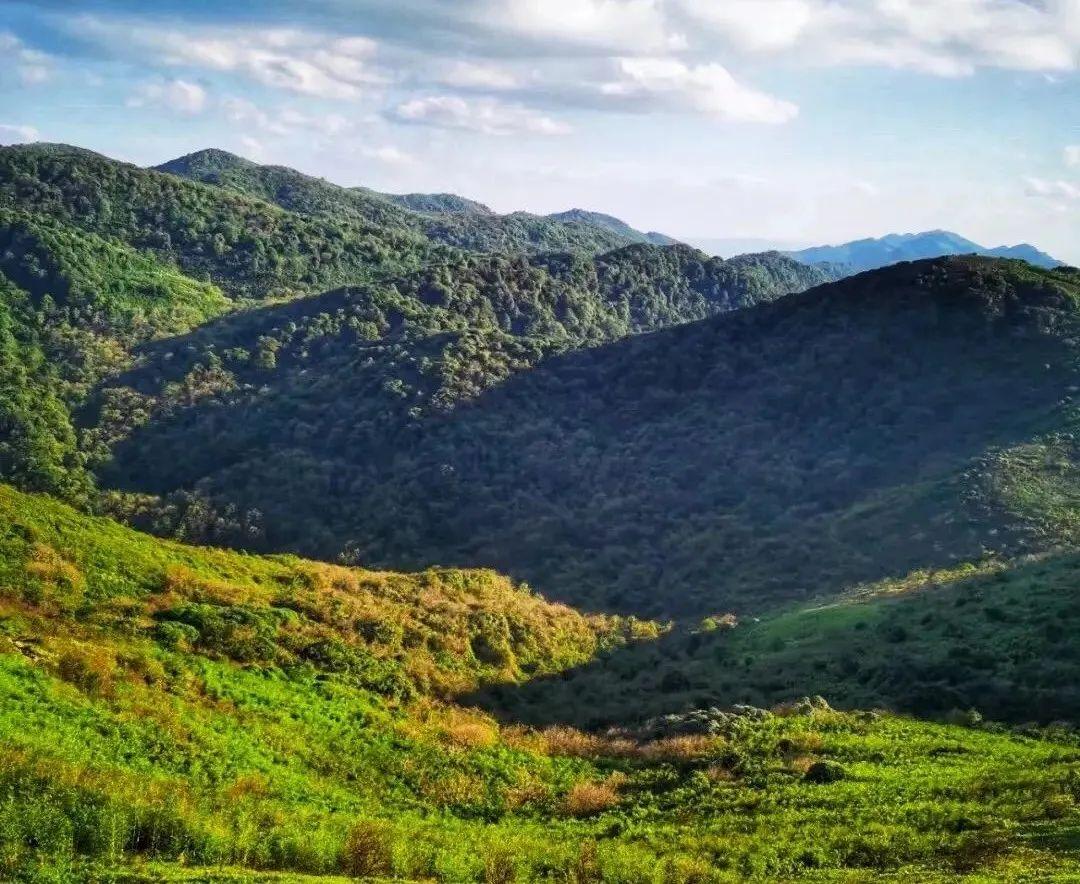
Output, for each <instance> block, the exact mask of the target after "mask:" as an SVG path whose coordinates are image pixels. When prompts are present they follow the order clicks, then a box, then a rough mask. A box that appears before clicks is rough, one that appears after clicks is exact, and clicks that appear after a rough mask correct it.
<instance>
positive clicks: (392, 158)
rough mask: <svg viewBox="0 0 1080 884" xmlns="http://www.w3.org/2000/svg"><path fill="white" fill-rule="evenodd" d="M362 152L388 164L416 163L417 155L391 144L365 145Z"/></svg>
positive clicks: (411, 164) (404, 164) (410, 164)
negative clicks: (379, 145)
mask: <svg viewBox="0 0 1080 884" xmlns="http://www.w3.org/2000/svg"><path fill="white" fill-rule="evenodd" d="M360 153H361V154H363V155H364V156H365V157H367V158H368V159H372V160H376V161H378V162H380V163H385V164H386V165H388V166H415V165H416V157H414V156H412V154H408V153H405V151H403V150H401V149H400V148H397V147H394V146H393V145H391V144H384V145H382V146H381V147H364V148H361V150H360Z"/></svg>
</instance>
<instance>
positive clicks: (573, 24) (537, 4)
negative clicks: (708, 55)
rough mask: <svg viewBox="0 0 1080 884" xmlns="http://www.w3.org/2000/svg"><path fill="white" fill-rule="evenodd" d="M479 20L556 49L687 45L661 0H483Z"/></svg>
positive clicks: (651, 49) (631, 50)
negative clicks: (672, 26)
mask: <svg viewBox="0 0 1080 884" xmlns="http://www.w3.org/2000/svg"><path fill="white" fill-rule="evenodd" d="M474 20H475V21H476V23H477V24H480V25H482V26H485V27H488V28H492V29H494V30H496V31H502V32H505V33H509V34H512V35H515V36H517V37H519V38H520V37H524V38H526V39H527V40H528V41H530V42H534V43H537V44H546V45H548V46H549V47H550V48H551V50H553V51H561V50H564V49H565V48H567V47H570V48H577V49H579V50H580V49H593V50H597V49H599V50H610V51H613V52H616V53H619V54H623V55H629V54H637V53H656V52H669V51H674V50H678V49H682V48H684V47H685V45H686V38H685V37H684V36H683V35H681V34H679V33H677V32H675V31H674V30H672V28H671V23H670V21H669V19H668V17H667V16H666V14H665V11H664V4H663V3H662V2H661V0H484V2H481V3H480V4H479V5H478V7H477V9H476V11H475V13H474Z"/></svg>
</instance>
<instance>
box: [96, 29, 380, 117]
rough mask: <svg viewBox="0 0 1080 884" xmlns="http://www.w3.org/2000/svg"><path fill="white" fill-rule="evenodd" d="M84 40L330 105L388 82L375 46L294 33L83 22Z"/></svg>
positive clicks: (365, 41) (362, 40) (357, 40)
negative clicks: (243, 78) (238, 76)
mask: <svg viewBox="0 0 1080 884" xmlns="http://www.w3.org/2000/svg"><path fill="white" fill-rule="evenodd" d="M78 28H79V30H80V32H81V33H83V34H84V35H86V36H90V37H93V38H94V39H96V40H98V41H99V42H101V43H103V44H105V45H107V46H109V47H113V48H119V49H120V50H122V51H128V52H134V53H135V54H137V55H139V56H141V57H144V58H145V57H151V58H153V59H154V60H155V61H158V62H161V63H163V64H167V65H173V66H183V67H191V68H199V69H203V70H213V71H223V72H230V73H238V74H241V75H243V76H246V77H248V78H250V79H252V80H255V81H256V82H258V83H261V84H263V85H265V86H271V87H274V88H278V89H284V90H288V91H292V92H299V93H302V94H305V95H312V96H317V97H320V98H330V99H353V98H357V97H359V96H360V95H361V94H362V92H363V89H364V87H366V86H370V85H372V84H379V83H383V82H385V80H386V78H385V76H384V75H383V74H381V73H379V72H378V71H376V70H374V68H373V67H372V64H371V59H372V56H373V55H374V54H375V52H376V48H377V47H376V44H375V42H374V41H373V40H369V39H367V38H366V37H334V36H332V35H329V34H324V33H319V32H315V31H302V30H294V29H242V28H232V29H225V28H215V29H213V30H208V29H187V30H184V29H179V28H169V27H145V26H142V25H135V24H130V23H123V22H119V21H116V20H112V19H109V20H106V19H99V18H94V17H91V16H83V17H82V18H81V19H79V23H78Z"/></svg>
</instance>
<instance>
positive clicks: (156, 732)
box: [0, 488, 1080, 884]
mask: <svg viewBox="0 0 1080 884" xmlns="http://www.w3.org/2000/svg"><path fill="white" fill-rule="evenodd" d="M0 525H2V528H0V698H2V701H0V796H2V798H0V876H2V877H3V878H4V879H5V880H11V881H54V882H56V881H83V880H85V881H98V880H100V881H127V882H136V881H138V882H149V881H270V880H274V881H301V880H327V881H329V880H342V879H344V878H356V877H361V878H369V879H380V880H381V879H394V880H417V881H419V880H427V881H431V880H435V881H446V882H466V881H475V882H491V881H500V882H513V881H522V882H524V881H538V880H565V881H601V880H602V881H612V882H627V884H630V882H634V884H637V882H641V881H656V882H660V881H664V882H686V884H688V882H691V881H694V882H714V881H716V882H719V881H734V880H746V879H747V878H757V879H762V880H777V879H784V880H795V879H806V880H814V881H821V880H838V881H839V880H844V881H849V880H863V879H866V878H868V877H871V876H877V877H881V878H883V879H886V880H887V879H895V880H924V881H935V880H956V879H958V878H962V879H964V880H971V881H992V880H1010V879H1020V878H1023V877H1024V876H1027V877H1028V878H1032V877H1034V878H1038V879H1040V880H1054V878H1055V876H1059V877H1060V879H1061V880H1067V876H1069V875H1071V874H1076V873H1077V872H1078V871H1080V864H1078V861H1077V856H1076V839H1075V832H1076V831H1077V826H1078V825H1080V813H1078V810H1077V800H1078V798H1080V788H1078V786H1077V777H1078V773H1077V768H1078V765H1080V748H1078V746H1077V743H1076V741H1075V738H1074V737H1073V736H1071V735H1069V734H1068V733H1067V732H1065V731H1057V732H1053V733H1050V732H1048V733H1046V734H1042V735H1039V736H1018V735H1010V734H1006V733H1000V732H995V731H993V730H990V729H985V728H983V729H972V728H961V727H956V726H944V725H934V724H926V723H919V722H916V721H912V720H910V719H904V718H896V717H892V716H889V715H854V714H843V713H837V712H833V711H830V710H828V709H825V708H824V707H822V706H820V705H819V706H817V707H811V708H808V709H805V710H793V709H779V710H777V712H776V713H775V714H767V713H757V714H755V715H754V716H752V717H744V718H733V719H731V720H730V721H728V723H727V724H726V725H725V727H724V728H723V730H722V731H718V732H716V733H714V734H712V735H708V736H706V735H700V736H681V737H666V738H665V737H660V738H646V737H642V736H636V735H634V734H632V733H623V734H619V733H610V734H606V735H600V734H587V733H582V732H579V731H575V730H572V729H569V728H565V727H559V728H549V729H545V730H529V729H527V728H522V727H518V726H512V725H499V724H498V723H497V722H495V721H494V720H492V719H491V718H489V717H487V716H485V715H483V714H481V713H478V712H472V711H468V710H464V709H461V708H458V707H455V706H453V705H448V704H446V703H444V702H440V701H439V700H438V699H437V697H438V696H439V695H440V694H443V693H445V692H446V691H458V690H462V689H466V688H469V687H470V686H472V687H475V686H477V685H481V684H490V683H493V682H501V683H503V684H504V685H506V686H508V687H510V686H513V685H515V684H518V685H520V684H522V683H526V682H527V680H528V679H529V678H531V677H542V676H543V675H545V674H547V673H551V672H553V671H554V670H557V669H559V668H563V667H569V666H574V665H580V664H581V663H582V662H583V661H584V660H586V659H588V658H590V657H592V656H594V655H596V654H598V653H603V651H604V649H605V648H606V647H610V646H612V645H613V643H614V644H618V643H621V642H623V641H625V640H626V639H627V638H634V639H636V640H638V641H648V640H650V638H652V637H654V636H655V632H654V630H653V629H652V628H651V627H650V626H649V624H646V623H640V622H631V621H618V620H613V619H611V618H598V617H592V618H584V617H582V616H580V615H578V614H575V613H574V612H572V611H570V610H568V609H566V608H562V607H559V606H552V605H550V604H548V603H546V602H544V601H543V600H541V599H538V598H537V597H536V596H534V595H531V594H530V593H528V592H527V591H524V590H523V589H521V588H518V587H514V586H513V585H511V584H510V583H509V582H507V581H506V580H504V579H502V578H499V577H497V576H495V575H494V574H491V573H484V572H459V571H450V570H439V571H429V572H424V573H421V574H415V575H401V574H388V573H375V572H370V571H361V570H358V569H348V568H340V567H334V566H328V565H321V564H318V563H314V562H306V561H303V560H300V559H295V558H290V557H271V558H258V557H254V556H247V555H242V554H237V553H231V552H224V551H216V550H210V549H199V548H194V547H185V546H182V545H179V544H175V543H170V542H166V541H161V540H156V539H153V538H150V537H147V536H144V535H140V534H137V533H136V532H133V531H131V530H130V529H126V528H122V527H120V526H118V525H116V524H114V523H110V522H108V521H106V520H102V519H90V518H87V517H85V516H82V515H79V514H77V513H76V512H74V511H73V510H71V509H69V508H67V507H65V506H63V505H61V504H58V503H56V502H54V501H51V500H49V499H47V498H45V497H40V496H27V495H24V494H20V493H18V492H15V491H12V490H10V489H7V488H0ZM309 876H310V877H309Z"/></svg>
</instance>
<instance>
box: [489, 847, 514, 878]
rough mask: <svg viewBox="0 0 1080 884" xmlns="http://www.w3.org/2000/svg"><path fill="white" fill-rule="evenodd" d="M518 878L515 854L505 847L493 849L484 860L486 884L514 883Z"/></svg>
mask: <svg viewBox="0 0 1080 884" xmlns="http://www.w3.org/2000/svg"><path fill="white" fill-rule="evenodd" d="M516 880H517V866H516V865H515V863H514V857H513V854H511V853H510V851H508V850H505V849H503V848H495V849H493V850H492V851H491V852H490V853H489V854H488V855H487V859H485V860H484V884H513V882H514V881H516Z"/></svg>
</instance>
